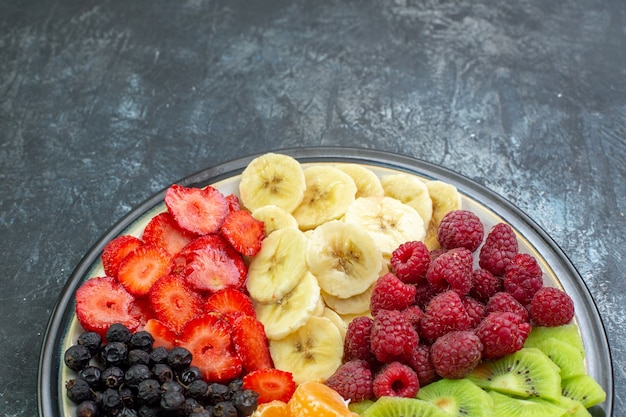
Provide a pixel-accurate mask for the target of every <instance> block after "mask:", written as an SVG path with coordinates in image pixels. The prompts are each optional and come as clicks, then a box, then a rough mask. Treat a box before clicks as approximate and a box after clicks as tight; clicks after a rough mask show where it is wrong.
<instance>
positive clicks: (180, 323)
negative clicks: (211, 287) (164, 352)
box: [148, 275, 203, 333]
mask: <svg viewBox="0 0 626 417" xmlns="http://www.w3.org/2000/svg"><path fill="white" fill-rule="evenodd" d="M148 296H149V299H150V305H151V306H152V310H153V311H154V314H155V316H156V318H157V319H158V320H159V321H161V322H162V323H163V324H164V325H166V326H167V327H168V328H170V330H172V331H173V332H174V333H179V332H180V331H181V330H182V329H183V327H185V325H186V324H187V322H188V321H189V320H191V319H192V318H194V317H196V316H197V315H199V314H201V313H202V303H203V299H202V296H201V295H200V294H199V293H198V292H196V291H194V290H193V289H192V288H190V287H189V285H188V284H187V282H186V281H185V278H184V277H181V276H178V275H165V276H164V277H161V278H159V279H158V280H157V281H156V282H155V283H154V285H153V286H152V288H151V289H150V292H149V293H148Z"/></svg>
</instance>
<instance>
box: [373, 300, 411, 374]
mask: <svg viewBox="0 0 626 417" xmlns="http://www.w3.org/2000/svg"><path fill="white" fill-rule="evenodd" d="M418 343H419V336H418V334H417V331H416V330H415V328H414V327H413V326H412V325H411V323H409V322H408V321H407V319H406V318H405V317H404V315H403V314H402V312H400V311H397V310H380V311H379V312H378V314H376V316H374V322H373V324H372V331H371V335H370V345H371V350H372V352H373V353H374V356H375V357H376V359H377V360H378V361H380V362H382V363H390V362H393V361H395V360H398V359H399V358H402V357H404V356H406V355H407V354H408V353H409V352H411V351H413V349H414V348H415V346H416V345H417V344H418Z"/></svg>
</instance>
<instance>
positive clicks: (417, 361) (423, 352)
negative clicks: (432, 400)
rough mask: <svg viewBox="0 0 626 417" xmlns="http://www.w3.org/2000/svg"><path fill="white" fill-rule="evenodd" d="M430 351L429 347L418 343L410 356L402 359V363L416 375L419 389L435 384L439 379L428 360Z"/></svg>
mask: <svg viewBox="0 0 626 417" xmlns="http://www.w3.org/2000/svg"><path fill="white" fill-rule="evenodd" d="M430 349H431V347H430V345H426V344H422V343H420V344H419V345H417V346H416V347H415V349H414V350H413V352H412V353H411V354H409V355H408V356H407V357H406V358H404V362H405V363H406V364H407V365H409V366H410V367H411V368H413V370H414V371H415V373H416V374H417V379H418V380H419V384H420V387H423V386H425V385H428V384H430V383H431V382H435V381H436V380H437V379H438V378H439V375H438V374H437V372H436V371H435V366H434V365H433V363H432V361H431V359H430Z"/></svg>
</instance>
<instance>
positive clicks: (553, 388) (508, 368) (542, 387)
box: [467, 348, 561, 401]
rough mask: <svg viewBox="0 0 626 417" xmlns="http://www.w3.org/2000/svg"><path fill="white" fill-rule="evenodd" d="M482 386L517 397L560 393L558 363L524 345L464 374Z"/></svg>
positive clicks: (557, 395)
mask: <svg viewBox="0 0 626 417" xmlns="http://www.w3.org/2000/svg"><path fill="white" fill-rule="evenodd" d="M467 378H468V379H469V380H470V381H472V382H474V383H475V384H476V385H478V386H479V387H481V388H484V389H487V390H495V391H498V392H501V393H503V394H510V395H516V396H519V397H541V398H545V399H548V400H553V401H558V399H559V398H560V397H561V390H560V387H561V376H560V370H559V367H558V366H556V365H555V364H554V362H552V360H550V358H548V356H546V354H545V353H543V352H542V351H540V350H539V349H537V348H523V349H520V350H518V351H517V352H515V353H512V354H510V355H507V356H505V357H503V358H500V359H497V360H495V361H484V362H483V363H481V364H480V365H478V366H477V367H476V368H474V370H473V371H472V372H471V373H470V374H469V375H468V376H467Z"/></svg>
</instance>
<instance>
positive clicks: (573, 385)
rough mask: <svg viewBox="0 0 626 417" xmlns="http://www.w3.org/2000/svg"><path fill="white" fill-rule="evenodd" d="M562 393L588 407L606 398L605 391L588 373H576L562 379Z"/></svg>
mask: <svg viewBox="0 0 626 417" xmlns="http://www.w3.org/2000/svg"><path fill="white" fill-rule="evenodd" d="M561 388H562V393H563V395H564V396H566V397H569V398H571V399H573V400H576V401H580V403H581V404H582V405H583V406H584V407H585V408H589V407H592V406H594V405H596V404H600V403H601V402H603V401H604V400H606V392H605V391H604V389H603V388H602V387H601V386H600V384H598V383H597V382H596V380H595V379H593V377H591V376H590V375H578V376H574V377H571V378H567V379H564V380H563V381H562V385H561Z"/></svg>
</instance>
